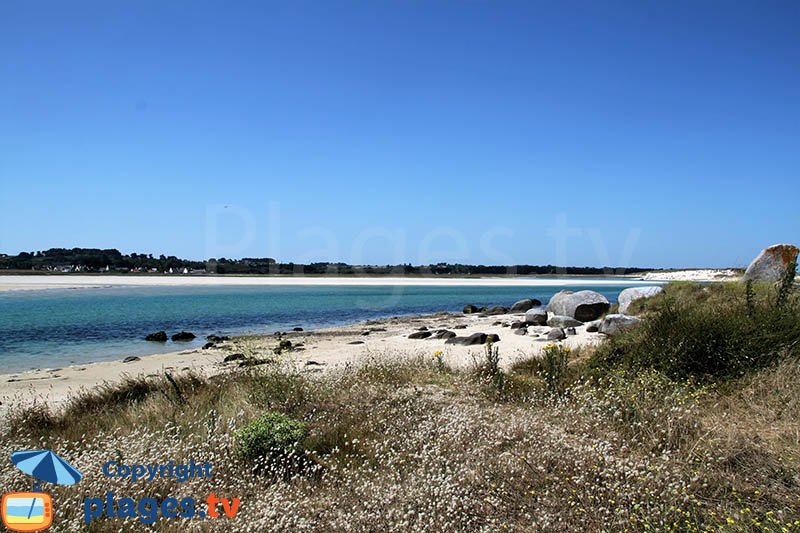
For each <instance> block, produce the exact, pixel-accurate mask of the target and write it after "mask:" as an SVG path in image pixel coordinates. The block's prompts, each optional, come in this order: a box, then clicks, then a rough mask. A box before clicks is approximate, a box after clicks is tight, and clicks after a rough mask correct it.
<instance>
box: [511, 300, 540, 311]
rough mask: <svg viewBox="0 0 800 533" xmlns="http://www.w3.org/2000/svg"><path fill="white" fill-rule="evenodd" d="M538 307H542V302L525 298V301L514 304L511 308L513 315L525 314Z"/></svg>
mask: <svg viewBox="0 0 800 533" xmlns="http://www.w3.org/2000/svg"><path fill="white" fill-rule="evenodd" d="M538 305H542V302H540V301H539V300H537V299H535V298H525V299H524V300H520V301H518V302H514V305H512V306H511V312H512V313H524V312H525V311H527V310H528V309H530V308H531V307H536V306H538Z"/></svg>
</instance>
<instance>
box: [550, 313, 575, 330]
mask: <svg viewBox="0 0 800 533" xmlns="http://www.w3.org/2000/svg"><path fill="white" fill-rule="evenodd" d="M547 325H548V326H550V327H551V328H574V327H575V326H581V325H583V322H580V321H579V320H575V319H574V318H572V317H570V316H564V315H553V316H551V317H550V318H549V319H548V320H547Z"/></svg>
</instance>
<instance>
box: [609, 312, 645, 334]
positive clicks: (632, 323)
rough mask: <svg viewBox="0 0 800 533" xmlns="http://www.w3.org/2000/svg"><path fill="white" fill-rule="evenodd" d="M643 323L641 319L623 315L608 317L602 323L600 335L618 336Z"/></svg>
mask: <svg viewBox="0 0 800 533" xmlns="http://www.w3.org/2000/svg"><path fill="white" fill-rule="evenodd" d="M641 322H642V319H641V318H637V317H635V316H628V315H622V314H613V315H606V317H605V318H604V319H603V321H602V322H601V323H600V333H605V334H606V335H617V334H619V333H622V332H623V331H628V330H630V329H632V328H634V327H636V326H637V325H639V324H640V323H641Z"/></svg>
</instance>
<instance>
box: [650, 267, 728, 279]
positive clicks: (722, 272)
mask: <svg viewBox="0 0 800 533" xmlns="http://www.w3.org/2000/svg"><path fill="white" fill-rule="evenodd" d="M642 279H643V280H645V281H736V280H737V279H739V275H738V274H737V273H736V272H735V271H734V270H731V269H699V270H678V271H674V272H648V273H647V274H645V275H644V276H642Z"/></svg>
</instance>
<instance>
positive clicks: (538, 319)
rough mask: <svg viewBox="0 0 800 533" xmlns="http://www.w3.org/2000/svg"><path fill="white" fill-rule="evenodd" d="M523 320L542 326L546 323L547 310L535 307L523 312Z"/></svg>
mask: <svg viewBox="0 0 800 533" xmlns="http://www.w3.org/2000/svg"><path fill="white" fill-rule="evenodd" d="M525 322H527V323H528V324H531V325H533V326H544V325H545V324H547V310H546V309H542V308H541V307H537V308H536V309H529V310H528V311H526V312H525Z"/></svg>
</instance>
